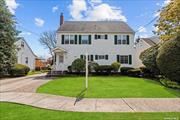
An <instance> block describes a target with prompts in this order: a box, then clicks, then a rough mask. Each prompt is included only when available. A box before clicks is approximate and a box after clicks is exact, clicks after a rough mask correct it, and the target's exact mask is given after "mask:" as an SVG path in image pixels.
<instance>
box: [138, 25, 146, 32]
mask: <svg viewBox="0 0 180 120" xmlns="http://www.w3.org/2000/svg"><path fill="white" fill-rule="evenodd" d="M138 32H147V30H146V28H145V27H143V26H140V27H139V28H138Z"/></svg>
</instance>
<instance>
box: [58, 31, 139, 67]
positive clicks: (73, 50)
mask: <svg viewBox="0 0 180 120" xmlns="http://www.w3.org/2000/svg"><path fill="white" fill-rule="evenodd" d="M66 34H67V35H71V34H72V35H78V36H79V35H90V34H88V33H87V34H82V33H71V34H70V33H66ZM66 34H65V33H63V35H66ZM95 34H96V33H94V34H91V44H87V45H86V44H79V38H78V42H77V43H78V44H61V34H57V38H58V39H57V47H60V48H63V49H65V50H66V51H67V53H65V56H64V63H63V64H59V63H58V57H57V59H56V70H67V66H69V65H71V63H72V62H73V61H74V60H75V59H76V58H80V55H81V54H84V55H85V53H86V51H88V54H89V55H94V58H95V55H108V60H97V61H96V60H94V61H95V62H97V63H98V64H100V65H110V64H111V63H112V62H115V61H116V60H117V58H116V55H132V64H131V65H130V64H122V66H127V67H134V66H136V60H135V59H136V58H135V57H136V56H135V48H134V35H133V34H122V33H119V34H121V35H129V43H130V44H129V45H123V44H121V45H115V44H114V35H119V34H118V33H117V34H109V33H103V35H104V34H107V35H108V39H107V40H106V39H94V35H95ZM97 34H99V33H97Z"/></svg>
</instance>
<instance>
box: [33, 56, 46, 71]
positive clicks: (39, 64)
mask: <svg viewBox="0 0 180 120" xmlns="http://www.w3.org/2000/svg"><path fill="white" fill-rule="evenodd" d="M45 67H46V62H45V59H42V58H36V62H35V68H36V70H42V69H43V68H45Z"/></svg>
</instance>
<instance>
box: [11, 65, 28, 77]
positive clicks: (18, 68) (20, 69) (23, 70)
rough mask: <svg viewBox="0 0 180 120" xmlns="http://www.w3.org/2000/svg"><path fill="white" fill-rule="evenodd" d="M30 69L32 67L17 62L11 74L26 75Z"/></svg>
mask: <svg viewBox="0 0 180 120" xmlns="http://www.w3.org/2000/svg"><path fill="white" fill-rule="evenodd" d="M29 71H30V68H29V67H28V66H26V65H22V64H15V65H14V67H12V68H11V70H10V75H11V76H25V75H27V73H28V72H29Z"/></svg>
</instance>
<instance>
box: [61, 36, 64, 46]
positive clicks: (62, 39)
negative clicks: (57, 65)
mask: <svg viewBox="0 0 180 120" xmlns="http://www.w3.org/2000/svg"><path fill="white" fill-rule="evenodd" d="M61 44H64V35H61Z"/></svg>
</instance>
